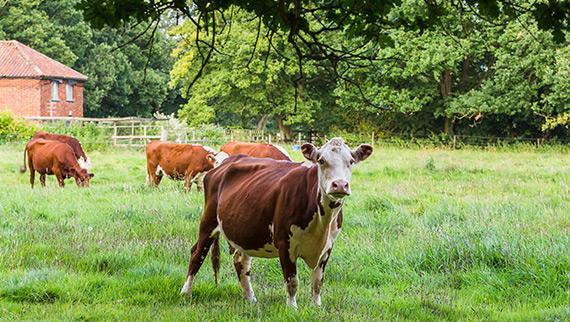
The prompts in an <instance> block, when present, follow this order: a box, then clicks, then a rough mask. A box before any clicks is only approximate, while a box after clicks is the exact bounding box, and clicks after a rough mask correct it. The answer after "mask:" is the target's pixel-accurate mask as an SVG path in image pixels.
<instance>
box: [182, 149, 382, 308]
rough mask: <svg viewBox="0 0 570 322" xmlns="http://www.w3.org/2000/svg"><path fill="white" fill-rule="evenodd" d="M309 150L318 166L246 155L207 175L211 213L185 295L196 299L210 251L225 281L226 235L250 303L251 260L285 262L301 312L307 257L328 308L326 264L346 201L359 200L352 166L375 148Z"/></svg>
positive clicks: (291, 298)
mask: <svg viewBox="0 0 570 322" xmlns="http://www.w3.org/2000/svg"><path fill="white" fill-rule="evenodd" d="M301 149H302V152H303V155H304V156H305V158H307V159H308V160H310V161H311V162H312V163H310V162H303V163H301V162H283V161H274V160H270V159H256V158H251V157H248V156H245V155H238V156H233V157H230V158H229V159H228V161H231V162H224V163H222V164H221V165H220V166H219V167H218V168H216V169H214V170H212V171H210V172H209V173H208V174H207V175H206V177H205V180H204V188H205V190H204V191H205V194H204V196H205V200H206V204H205V206H204V215H203V216H202V221H201V222H200V231H199V236H198V239H197V242H196V244H195V245H194V246H192V249H191V257H190V264H189V267H188V275H187V277H186V282H185V284H184V287H183V288H182V291H181V294H184V293H186V294H192V284H193V281H194V277H195V275H196V273H198V270H199V269H200V266H201V265H202V263H203V261H204V258H205V257H206V254H207V252H208V250H209V249H210V246H212V256H211V257H212V264H213V267H214V274H215V276H216V283H217V272H218V269H219V234H220V233H221V234H222V235H223V236H224V237H225V238H226V239H227V240H228V242H229V243H230V245H231V246H232V247H233V248H235V249H236V250H237V252H236V253H235V254H234V265H235V268H236V271H237V275H238V278H239V281H240V284H241V287H242V291H243V295H244V297H245V298H246V299H247V300H249V301H250V302H255V301H256V299H255V296H254V294H253V290H252V288H251V284H250V262H251V257H265V258H273V257H279V260H280V262H281V268H282V271H283V277H284V279H285V287H286V291H287V304H288V305H290V306H293V307H296V306H297V303H296V300H295V295H296V293H297V289H298V285H299V278H298V277H297V264H296V263H297V259H298V258H302V259H303V260H304V261H305V263H306V264H307V265H308V266H309V267H310V268H311V269H312V270H313V271H312V274H311V284H312V302H313V304H316V305H320V303H321V296H320V293H321V286H322V284H323V274H324V269H325V265H326V264H327V261H328V259H329V256H330V253H331V250H332V247H333V243H334V240H335V239H336V237H337V236H338V234H339V232H340V228H341V224H342V205H343V203H344V198H345V197H346V196H348V195H350V194H351V190H350V178H351V175H352V166H353V164H355V163H358V162H361V161H364V160H365V159H366V158H368V156H370V154H371V153H372V146H370V145H366V144H362V145H360V146H359V147H358V148H357V149H355V150H351V149H350V148H349V147H348V146H347V145H346V144H345V143H344V140H343V139H342V138H334V139H332V140H330V141H329V142H327V143H326V144H325V145H324V146H323V147H322V148H321V149H316V148H315V147H314V146H313V145H312V144H310V143H305V144H303V146H302V147H301Z"/></svg>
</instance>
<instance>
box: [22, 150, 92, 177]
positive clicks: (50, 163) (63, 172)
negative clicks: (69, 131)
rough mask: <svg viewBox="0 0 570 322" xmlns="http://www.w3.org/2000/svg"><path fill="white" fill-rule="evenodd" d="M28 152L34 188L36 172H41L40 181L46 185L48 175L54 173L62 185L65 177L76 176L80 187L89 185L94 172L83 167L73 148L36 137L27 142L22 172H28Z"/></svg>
mask: <svg viewBox="0 0 570 322" xmlns="http://www.w3.org/2000/svg"><path fill="white" fill-rule="evenodd" d="M26 153H27V155H28V158H27V161H28V167H29V168H30V184H31V185H32V188H34V180H35V172H36V171H37V172H38V173H39V174H40V183H41V185H42V186H44V187H45V185H46V175H48V174H54V175H55V177H56V178H57V181H58V182H59V186H60V187H64V186H65V182H64V180H65V179H68V178H71V177H73V178H75V183H76V184H77V186H78V187H89V180H90V179H91V178H93V176H94V174H93V173H87V170H86V169H83V168H81V166H80V165H79V162H77V158H76V155H75V152H73V148H71V147H70V146H69V145H68V144H66V143H62V142H59V141H52V140H44V139H36V140H31V141H30V142H28V144H26V148H25V149H24V166H23V167H22V169H21V172H22V173H24V172H26Z"/></svg>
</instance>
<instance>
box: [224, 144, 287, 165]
mask: <svg viewBox="0 0 570 322" xmlns="http://www.w3.org/2000/svg"><path fill="white" fill-rule="evenodd" d="M220 151H222V152H226V153H227V154H228V155H229V156H232V155H237V154H245V155H249V156H250V157H254V158H270V159H273V160H284V161H292V160H291V157H290V156H289V154H288V153H287V151H285V149H283V148H282V147H280V146H278V145H273V144H267V143H248V142H238V141H234V142H228V143H226V144H224V145H222V147H221V148H220Z"/></svg>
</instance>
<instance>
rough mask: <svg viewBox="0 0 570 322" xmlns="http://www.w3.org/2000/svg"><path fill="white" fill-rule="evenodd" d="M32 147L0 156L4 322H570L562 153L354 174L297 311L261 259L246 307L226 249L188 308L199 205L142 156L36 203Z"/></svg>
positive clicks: (498, 155) (429, 154)
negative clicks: (315, 290) (318, 270)
mask: <svg viewBox="0 0 570 322" xmlns="http://www.w3.org/2000/svg"><path fill="white" fill-rule="evenodd" d="M23 146H24V145H23V144H22V145H21V146H20V145H18V144H14V145H4V146H0V159H1V160H2V163H0V320H10V321H11V320H74V321H75V320H88V321H95V320H120V321H125V320H142V321H154V320H160V321H174V320H188V321H214V320H216V321H218V320H219V321H227V320H230V321H248V320H251V321H300V320H314V321H322V320H330V321H383V320H385V321H435V320H441V321H481V320H483V321H566V320H569V319H570V232H569V229H570V216H569V212H570V211H569V209H570V162H569V157H568V155H567V154H566V153H560V152H556V151H543V152H541V153H537V152H533V151H532V150H530V151H517V152H515V151H512V150H511V151H509V150H495V151H482V150H458V151H450V150H441V149H419V148H417V149H401V148H393V147H378V148H377V149H376V150H375V152H374V154H373V155H372V156H371V157H370V158H369V159H368V160H367V161H365V162H364V163H362V164H360V165H359V166H357V167H356V168H355V172H354V175H353V180H352V187H353V192H354V194H353V195H352V196H351V197H349V199H348V200H347V201H346V203H345V206H344V214H345V215H344V222H343V231H342V233H341V235H340V237H339V239H338V240H337V242H336V244H335V248H334V249H333V253H332V258H331V260H330V261H329V264H328V266H327V270H326V272H325V284H324V286H323V298H322V300H323V305H322V307H320V308H315V307H313V306H312V305H311V304H310V270H309V269H308V268H307V267H306V265H305V264H304V263H303V262H302V261H299V262H298V267H299V277H300V280H301V285H300V289H299V294H298V297H297V301H298V304H299V309H297V310H292V309H288V308H286V307H285V298H286V296H285V290H284V286H283V282H282V275H281V268H280V266H279V262H278V260H276V259H273V260H266V259H254V261H253V267H252V275H253V278H252V281H253V282H252V284H253V288H254V291H255V292H256V296H257V298H258V303H257V304H256V305H249V304H246V303H245V302H244V301H243V300H242V296H241V289H240V287H239V284H238V281H237V277H236V276H235V273H234V269H233V264H232V260H231V258H230V256H229V255H228V252H227V251H224V250H225V249H226V248H227V246H226V244H225V243H222V247H224V249H223V250H222V269H221V277H220V285H219V286H218V287H217V288H216V287H215V286H214V277H213V273H212V269H211V268H210V266H209V265H208V263H205V264H204V265H203V267H202V269H201V271H200V273H199V274H198V276H197V279H196V281H195V284H194V292H193V297H192V298H186V297H181V296H180V295H179V291H180V289H181V288H182V285H183V283H184V279H185V276H186V269H187V265H188V261H189V248H190V246H191V245H192V242H193V241H194V240H195V238H196V237H197V232H198V224H199V221H200V218H201V214H202V207H203V195H201V194H197V193H196V192H195V190H194V189H193V191H192V193H184V192H183V191H182V182H174V181H170V180H168V179H164V180H163V181H162V183H161V186H160V187H159V188H158V189H152V188H150V187H148V186H147V185H146V181H145V178H146V165H145V157H144V153H143V152H142V150H129V151H123V150H115V151H108V152H98V151H92V152H88V155H89V156H90V157H91V159H92V163H93V165H94V168H93V172H94V173H95V177H94V178H93V179H92V180H91V182H90V185H91V187H90V188H88V189H79V188H77V187H76V186H75V183H74V181H73V180H67V185H66V187H65V188H63V189H61V188H59V187H58V186H57V183H56V180H55V178H54V177H53V176H48V180H47V187H45V188H41V187H40V186H39V185H38V186H36V188H35V189H33V190H32V189H31V188H30V186H29V174H28V173H26V174H21V173H20V172H19V169H20V167H21V165H22V162H23V155H22V151H23ZM290 152H291V154H292V156H293V158H294V159H296V160H301V158H302V156H301V154H300V153H299V152H293V151H290ZM36 180H37V177H36Z"/></svg>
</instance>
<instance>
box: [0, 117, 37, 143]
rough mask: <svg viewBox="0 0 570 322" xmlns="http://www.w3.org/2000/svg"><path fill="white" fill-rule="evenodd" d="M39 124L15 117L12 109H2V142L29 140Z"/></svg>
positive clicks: (0, 119) (0, 133)
mask: <svg viewBox="0 0 570 322" xmlns="http://www.w3.org/2000/svg"><path fill="white" fill-rule="evenodd" d="M37 130H38V129H37V126H36V125H35V124H33V123H28V124H26V122H24V121H22V120H19V119H18V118H16V117H14V116H13V115H12V113H11V112H10V111H0V143H5V142H10V141H25V140H29V139H30V138H31V137H32V135H33V134H34V133H35V132H36V131H37Z"/></svg>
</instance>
